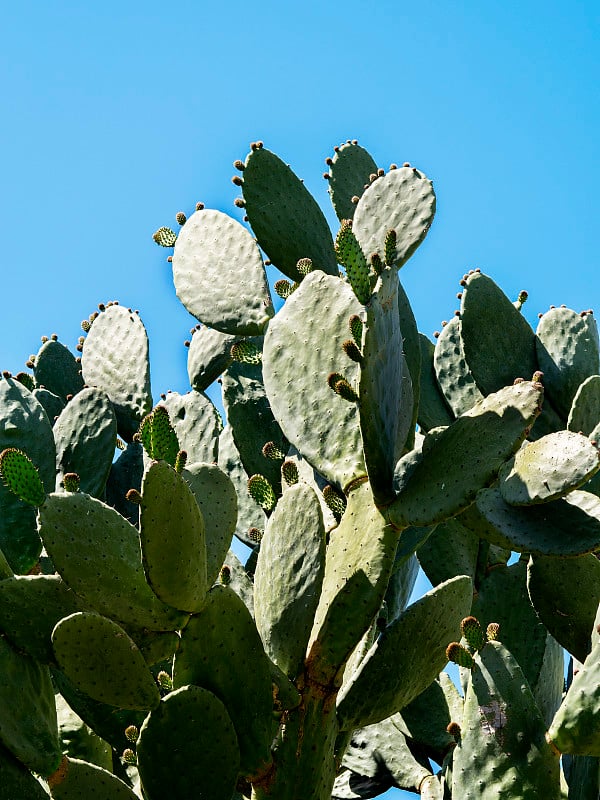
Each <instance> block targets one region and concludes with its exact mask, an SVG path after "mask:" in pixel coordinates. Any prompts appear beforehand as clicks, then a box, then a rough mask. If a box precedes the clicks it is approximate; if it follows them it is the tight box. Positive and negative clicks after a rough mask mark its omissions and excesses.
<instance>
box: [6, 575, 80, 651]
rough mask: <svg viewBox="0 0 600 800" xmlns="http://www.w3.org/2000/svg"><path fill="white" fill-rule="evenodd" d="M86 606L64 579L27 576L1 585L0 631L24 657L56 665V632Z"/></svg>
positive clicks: (8, 580) (57, 576)
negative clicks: (56, 629) (63, 621)
mask: <svg viewBox="0 0 600 800" xmlns="http://www.w3.org/2000/svg"><path fill="white" fill-rule="evenodd" d="M85 608H86V607H85V604H84V603H83V602H82V601H81V600H80V599H79V598H78V597H77V595H76V594H75V593H74V592H73V591H72V590H71V589H69V588H68V586H67V585H66V584H65V583H64V581H63V580H62V578H61V577H60V575H24V576H17V577H13V578H7V579H5V580H3V581H0V631H2V633H4V634H5V635H6V637H7V639H8V640H9V641H10V642H11V643H12V644H13V645H14V646H15V647H16V648H17V650H20V651H21V652H23V653H26V654H27V655H29V656H31V657H32V658H35V659H36V660H37V661H39V662H40V663H42V664H52V663H54V651H53V650H52V640H51V637H52V630H53V629H54V626H55V625H56V624H57V622H59V621H60V620H61V619H62V618H63V617H67V616H69V615H70V614H74V613H75V612H76V611H84V610H85Z"/></svg>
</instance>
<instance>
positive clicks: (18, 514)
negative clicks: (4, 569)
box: [0, 483, 42, 574]
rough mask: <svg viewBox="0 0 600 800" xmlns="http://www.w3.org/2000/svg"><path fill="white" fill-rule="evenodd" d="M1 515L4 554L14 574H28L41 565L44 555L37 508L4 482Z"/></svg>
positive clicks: (0, 538)
mask: <svg viewBox="0 0 600 800" xmlns="http://www.w3.org/2000/svg"><path fill="white" fill-rule="evenodd" d="M0 512H1V513H0V547H1V548H2V552H3V554H4V556H5V558H6V561H7V562H8V564H9V565H10V567H11V569H12V570H13V571H14V572H16V573H19V574H25V573H27V572H29V571H30V570H31V569H32V568H33V567H34V566H35V565H36V564H37V562H38V559H39V557H40V553H41V552H42V542H41V540H40V537H39V535H38V532H37V527H36V521H35V517H36V513H35V508H33V506H30V505H28V504H27V503H24V502H23V500H19V498H18V497H16V496H15V495H14V494H13V493H12V492H11V491H9V489H7V488H6V486H4V484H2V483H0Z"/></svg>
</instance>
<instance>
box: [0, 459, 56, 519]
mask: <svg viewBox="0 0 600 800" xmlns="http://www.w3.org/2000/svg"><path fill="white" fill-rule="evenodd" d="M0 476H1V477H2V480H3V481H4V485H5V486H6V487H7V488H8V489H10V491H11V492H12V493H13V494H14V495H15V496H16V497H18V498H19V499H20V500H22V501H23V502H24V503H28V504H29V505H30V506H35V507H37V506H41V505H42V503H43V502H44V500H45V499H46V492H45V490H44V485H43V483H42V479H41V478H40V474H39V472H38V470H37V468H36V466H35V464H34V463H33V461H32V460H31V459H30V458H28V456H26V455H25V453H23V452H22V451H21V450H16V449H15V448H14V447H8V448H7V449H6V450H3V451H2V453H0Z"/></svg>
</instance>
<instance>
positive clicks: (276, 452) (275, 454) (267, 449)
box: [262, 442, 285, 461]
mask: <svg viewBox="0 0 600 800" xmlns="http://www.w3.org/2000/svg"><path fill="white" fill-rule="evenodd" d="M262 454H263V456H264V457H265V458H269V459H271V460H272V461H283V459H284V458H285V453H284V452H283V450H281V449H280V448H279V447H277V445H276V444H275V442H267V443H266V444H265V445H264V446H263V448H262Z"/></svg>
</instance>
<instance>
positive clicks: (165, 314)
mask: <svg viewBox="0 0 600 800" xmlns="http://www.w3.org/2000/svg"><path fill="white" fill-rule="evenodd" d="M599 67H600V6H599V5H598V3H597V2H594V1H592V0H590V2H583V1H582V0H565V2H552V0H546V1H545V2H538V0H525V2H523V0H522V1H521V2H519V3H517V2H509V1H508V0H505V2H502V3H499V2H494V1H493V0H491V1H490V2H487V3H481V2H456V1H455V2H447V1H446V0H441V1H440V2H433V0H422V2H419V3H416V2H387V1H386V2H371V3H364V2H358V0H349V1H348V2H346V3H344V4H333V3H328V2H321V3H317V2H313V0H308V1H306V2H304V3H302V4H294V5H291V4H290V5H288V4H282V3H280V2H278V3H275V2H271V0H267V1H266V2H265V1H264V0H263V2H260V3H254V4H250V3H242V2H239V0H229V2H226V3H210V4H209V3H205V2H189V0H179V2H177V3H176V4H166V3H158V2H152V0H148V1H147V2H144V3H139V2H130V3H127V4H124V3H122V2H119V3H117V2H113V0H107V1H106V2H103V3H101V4H100V3H95V4H91V3H76V2H62V1H61V0H57V2H53V3H47V2H42V0H39V2H28V1H27V0H22V2H20V3H19V4H16V3H11V4H9V5H7V6H6V7H5V8H4V9H3V13H2V26H1V28H0V81H1V89H2V111H1V112H0V114H1V118H2V125H0V144H1V150H2V154H3V162H2V191H1V192H0V210H1V216H0V218H1V219H2V225H3V230H4V247H3V254H4V255H3V259H4V262H3V284H4V298H3V300H4V302H3V304H2V314H1V315H0V365H1V368H2V369H9V370H11V371H12V372H17V371H19V370H20V369H22V368H23V365H24V362H25V360H26V359H27V357H28V355H29V354H30V353H33V352H36V350H37V349H38V346H39V337H40V335H42V334H46V335H49V334H50V333H52V332H56V333H58V335H59V338H60V340H61V341H64V342H65V343H66V344H68V345H70V346H74V345H75V344H76V341H77V337H78V336H79V335H80V330H79V323H80V320H81V319H82V318H84V317H86V316H87V315H88V314H89V313H90V312H91V311H92V310H93V309H94V308H95V306H96V304H97V303H98V302H101V301H103V302H105V301H107V300H110V299H119V300H120V302H121V303H123V304H125V305H128V306H133V307H134V308H137V309H139V310H140V312H141V316H142V319H143V320H144V322H145V323H146V326H147V328H148V331H149V335H150V343H151V358H152V380H153V389H154V394H155V397H158V395H159V394H160V392H162V391H166V390H167V389H174V390H178V391H186V390H187V388H188V385H187V375H186V369H185V358H186V351H185V349H184V347H183V344H182V343H183V340H184V339H185V338H186V337H187V335H188V331H189V328H190V326H191V325H192V324H193V323H194V320H193V319H192V318H191V317H190V316H189V315H188V314H187V312H186V311H185V310H184V309H183V307H182V306H181V305H180V304H179V302H178V301H177V299H176V297H175V293H174V290H173V287H172V282H171V277H170V270H169V266H168V265H167V264H166V262H165V251H162V250H160V249H159V248H158V247H156V245H155V244H154V243H153V242H152V238H151V235H152V232H153V231H154V230H155V229H156V228H158V227H159V226H161V225H170V226H172V227H176V225H175V222H174V215H175V213H176V212H177V211H179V210H183V211H185V212H188V213H189V212H191V211H192V210H193V208H194V205H195V203H196V202H197V201H199V200H201V201H203V202H204V203H205V204H206V205H207V206H210V207H214V208H219V209H221V210H224V211H228V212H229V213H232V214H233V215H234V216H238V218H239V212H238V211H237V210H236V209H234V207H233V205H232V203H233V199H234V198H235V196H236V194H237V192H236V188H235V187H234V186H233V185H232V184H231V182H230V177H231V175H232V174H233V169H232V162H233V161H234V160H235V159H236V158H243V157H244V156H245V154H246V152H247V149H248V143H249V142H250V141H252V140H255V139H257V138H260V139H263V140H264V141H265V146H267V147H269V148H270V149H272V150H274V151H275V152H277V153H278V154H279V155H280V156H281V157H282V158H284V160H286V161H288V162H289V163H290V164H291V165H292V168H293V169H294V170H295V171H296V172H297V174H298V175H300V176H301V177H302V178H304V179H305V182H306V184H307V186H308V187H309V188H310V189H311V191H313V193H314V194H315V196H316V197H317V198H318V200H319V201H320V202H321V204H322V206H323V207H324V208H325V209H326V210H327V213H328V215H329V218H330V220H331V222H332V225H333V224H334V221H333V214H332V213H331V212H330V210H329V200H328V196H327V194H326V184H325V182H324V181H323V179H322V178H321V174H322V172H323V170H324V163H323V162H324V159H325V157H326V156H328V155H329V154H330V153H331V150H332V147H333V145H334V144H337V143H339V142H340V141H342V140H345V139H347V138H358V139H359V141H360V142H361V144H363V145H364V146H365V147H367V148H368V149H369V150H370V151H371V153H372V154H373V156H374V157H375V159H376V161H378V163H380V164H381V165H382V166H384V167H387V166H388V165H389V163H390V162H392V161H395V162H400V163H402V162H404V161H410V162H411V163H412V164H413V165H414V166H418V167H419V168H420V169H422V170H423V171H424V172H425V173H426V174H427V175H428V176H429V177H430V178H432V179H433V181H434V183H435V187H436V192H437V196H438V213H437V218H436V220H435V222H434V225H433V227H432V229H431V231H430V234H429V236H428V238H427V240H426V242H425V243H424V244H423V246H422V247H421V248H420V249H419V250H418V251H417V253H416V255H415V256H414V257H413V259H412V260H411V261H410V262H409V263H408V264H407V265H406V267H405V268H404V269H403V270H402V277H403V280H404V281H405V285H406V286H407V289H408V292H409V295H410V296H411V298H412V300H413V306H414V310H415V314H416V317H417V320H418V322H419V325H420V328H421V330H423V331H424V332H426V333H428V334H431V333H432V331H433V330H434V329H435V328H438V327H439V325H440V321H441V320H442V319H444V318H448V317H449V316H450V315H451V314H452V312H453V310H454V308H455V307H456V303H457V301H456V299H455V294H456V292H457V291H458V281H459V279H460V277H461V275H462V274H463V272H464V271H465V269H467V268H471V267H476V266H477V267H480V268H481V269H482V270H483V271H485V272H487V273H489V274H491V275H492V277H494V278H495V279H496V280H497V282H498V283H500V285H501V286H502V287H503V288H504V289H505V291H506V292H507V293H508V294H510V295H512V296H515V297H516V295H517V293H518V291H519V290H520V289H522V288H525V289H528V291H529V295H530V300H529V302H528V304H527V306H526V308H525V312H526V316H527V317H528V318H529V319H530V320H531V321H532V322H535V320H536V317H537V313H538V312H540V311H543V310H545V309H547V308H548V306H549V305H550V304H556V305H558V304H560V303H566V304H567V305H568V306H570V307H572V308H575V309H576V310H578V311H579V310H581V309H584V308H589V307H592V308H593V307H594V304H595V300H596V297H597V292H598V286H599V281H598V261H599V258H598V233H597V228H598V224H597V219H598V217H599V214H600V195H599V193H598V190H597V187H598V185H599V184H600V180H599V178H600V161H599V159H598V150H597V148H598V140H599V133H600V103H599V100H600V97H599V91H600V90H599V88H598V87H599V86H600V80H599V78H600V75H599V71H600V70H599ZM396 796H397V797H400V794H399V793H396Z"/></svg>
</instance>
